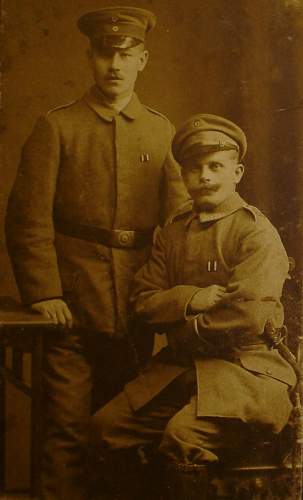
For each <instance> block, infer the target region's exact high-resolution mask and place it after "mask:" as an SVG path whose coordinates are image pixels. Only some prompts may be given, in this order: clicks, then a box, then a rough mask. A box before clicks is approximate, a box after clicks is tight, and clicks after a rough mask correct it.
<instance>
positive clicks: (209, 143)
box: [172, 113, 247, 164]
mask: <svg viewBox="0 0 303 500" xmlns="http://www.w3.org/2000/svg"><path fill="white" fill-rule="evenodd" d="M172 149H173V155H174V158H175V159H176V160H177V161H178V162H179V163H181V164H182V162H184V161H185V160H188V159H189V158H191V157H193V156H196V155H198V154H199V153H203V152H206V151H223V150H228V149H235V150H237V151H238V152H239V159H240V160H241V159H242V158H243V157H244V156H245V153H246V150H247V140H246V136H245V134H244V132H243V130H242V129H241V128H240V127H238V125H236V124H235V123H233V122H232V121H230V120H227V119H226V118H223V117H222V116H217V115H210V114H204V113H199V114H197V115H194V116H192V117H191V118H189V119H188V120H186V122H185V123H184V124H183V125H182V126H181V127H180V129H179V130H178V131H177V133H176V135H175V137H174V139H173V144H172Z"/></svg>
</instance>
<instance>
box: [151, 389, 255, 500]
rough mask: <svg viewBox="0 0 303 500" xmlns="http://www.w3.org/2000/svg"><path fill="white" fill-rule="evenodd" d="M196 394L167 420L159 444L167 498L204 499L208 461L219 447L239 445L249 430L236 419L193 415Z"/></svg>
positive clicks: (214, 455) (215, 458) (177, 499)
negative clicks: (164, 466) (164, 469)
mask: <svg viewBox="0 0 303 500" xmlns="http://www.w3.org/2000/svg"><path fill="white" fill-rule="evenodd" d="M196 408H197V397H196V395H194V396H192V398H191V400H190V402H189V403H188V404H187V405H185V406H184V407H183V408H182V409H181V410H180V411H179V412H177V413H176V414H175V415H174V416H173V417H172V418H171V419H170V421H169V422H168V424H167V426H166V429H165V431H164V434H163V438H162V441H161V443H160V446H159V450H160V453H161V455H162V456H163V457H164V462H165V463H166V470H167V473H166V497H165V499H166V498H167V499H168V500H204V499H205V500H206V499H208V498H211V497H210V496H209V485H208V471H207V469H208V465H210V464H212V463H215V462H217V461H218V460H219V456H220V450H221V449H227V448H234V447H235V443H236V446H241V444H242V443H244V442H245V436H247V433H248V432H249V430H248V426H247V424H244V423H243V422H242V421H240V420H238V419H229V418H217V417H197V416H196Z"/></svg>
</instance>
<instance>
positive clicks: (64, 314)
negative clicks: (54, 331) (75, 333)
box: [31, 299, 73, 328]
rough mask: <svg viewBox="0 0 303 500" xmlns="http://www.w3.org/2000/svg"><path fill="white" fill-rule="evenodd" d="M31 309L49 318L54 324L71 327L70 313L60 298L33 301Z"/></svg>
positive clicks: (71, 318)
mask: <svg viewBox="0 0 303 500" xmlns="http://www.w3.org/2000/svg"><path fill="white" fill-rule="evenodd" d="M31 309H33V311H38V312H39V313H41V314H43V315H44V316H46V317H47V318H50V319H51V320H53V322H54V323H55V324H56V325H63V326H66V327H67V328H72V326H73V317H72V313H71V312H70V310H69V308H68V307H67V305H66V303H65V302H64V301H63V300H62V299H49V300H43V301H41V302H35V303H34V304H32V305H31Z"/></svg>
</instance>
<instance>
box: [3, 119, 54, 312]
mask: <svg viewBox="0 0 303 500" xmlns="http://www.w3.org/2000/svg"><path fill="white" fill-rule="evenodd" d="M59 159H60V141H59V132H58V130H57V127H56V126H55V125H54V124H53V123H52V121H51V120H50V119H49V118H48V117H42V118H40V119H39V120H38V121H37V123H36V125H35V127H34V130H33V132H32V134H31V135H30V137H29V139H28V140H27V142H26V143H25V145H24V147H23V150H22V154H21V161H20V166H19V169H18V172H17V177H16V180H15V184H14V186H13V189H12V192H11V194H10V197H9V200H8V207H7V214H6V241H7V247H8V252H9V254H10V257H11V260H12V264H13V269H14V273H15V277H16V281H17V285H18V288H19V291H20V295H21V298H22V300H23V301H24V302H25V303H33V302H37V301H39V300H43V299H46V298H50V297H58V296H61V295H62V289H61V282H60V277H59V272H58V266H57V256H56V251H55V247H54V228H53V203H54V196H55V190H56V182H57V174H58V165H59Z"/></svg>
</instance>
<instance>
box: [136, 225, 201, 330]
mask: <svg viewBox="0 0 303 500" xmlns="http://www.w3.org/2000/svg"><path fill="white" fill-rule="evenodd" d="M167 247H168V239H167V237H165V229H164V230H162V231H159V233H158V235H157V239H156V242H155V244H154V245H153V248H152V252H151V256H150V258H149V260H148V262H147V264H145V266H143V267H142V268H141V270H140V271H139V272H138V273H137V275H136V277H135V282H134V289H133V293H132V296H131V303H132V305H133V307H134V310H135V312H136V314H137V315H138V316H140V318H141V319H142V320H143V321H145V322H147V323H149V324H151V325H157V327H158V328H160V329H161V327H162V328H164V330H165V328H166V327H167V325H168V324H171V323H175V322H180V321H181V322H183V321H184V319H185V311H186V307H187V304H188V303H189V302H190V300H191V298H192V296H193V295H194V294H195V293H196V292H197V291H198V290H199V288H198V287H196V286H191V285H177V286H171V283H170V277H169V270H168V267H167Z"/></svg>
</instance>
